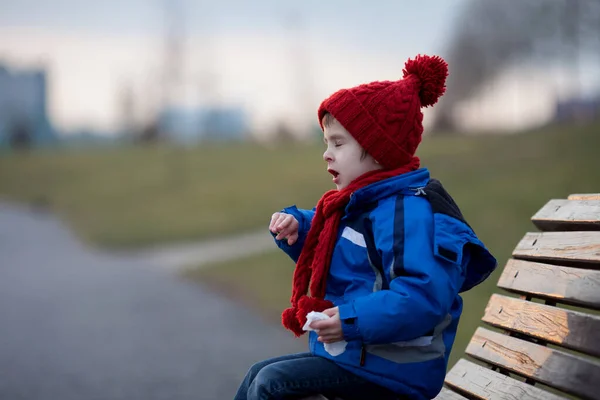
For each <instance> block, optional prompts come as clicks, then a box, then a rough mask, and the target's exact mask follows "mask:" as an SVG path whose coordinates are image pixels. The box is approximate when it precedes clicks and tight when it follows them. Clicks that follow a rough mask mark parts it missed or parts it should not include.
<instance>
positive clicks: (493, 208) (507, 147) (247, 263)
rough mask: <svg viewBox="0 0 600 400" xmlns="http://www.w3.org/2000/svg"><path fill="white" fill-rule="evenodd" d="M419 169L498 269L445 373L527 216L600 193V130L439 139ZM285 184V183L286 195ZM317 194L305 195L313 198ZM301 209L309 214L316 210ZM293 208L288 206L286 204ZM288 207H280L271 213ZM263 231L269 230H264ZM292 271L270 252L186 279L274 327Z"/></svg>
mask: <svg viewBox="0 0 600 400" xmlns="http://www.w3.org/2000/svg"><path fill="white" fill-rule="evenodd" d="M420 155H421V158H422V160H423V164H424V165H427V166H428V167H429V169H430V170H431V171H432V175H433V176H434V177H437V178H439V179H440V180H441V181H442V182H443V183H444V185H445V186H446V188H447V189H448V191H449V192H450V193H451V194H452V195H453V196H454V198H455V200H456V201H457V203H458V204H459V205H460V206H461V209H462V211H463V213H464V215H465V216H466V218H467V220H468V221H469V223H470V224H471V226H473V228H474V229H475V231H476V232H477V233H478V235H479V237H480V238H481V239H482V240H483V241H484V242H485V243H486V245H487V246H488V247H489V248H490V250H491V251H492V253H493V254H494V255H495V256H496V257H497V259H498V261H499V268H498V269H497V270H496V272H495V273H494V274H493V275H492V276H491V277H490V278H489V279H488V280H487V281H485V282H484V283H483V284H481V285H480V286H478V287H477V288H475V289H473V290H471V291H469V292H467V293H465V294H463V299H464V301H465V307H464V312H463V316H462V318H461V322H460V326H459V332H458V335H457V339H456V343H455V346H454V350H453V353H452V357H451V360H450V366H452V365H454V363H455V362H456V361H457V360H458V358H460V357H461V356H462V355H463V353H464V349H465V347H466V345H467V343H468V340H469V339H470V337H471V336H472V334H473V332H474V331H475V328H476V327H477V326H479V325H480V318H481V316H482V315H483V311H484V308H485V305H486V304H487V301H488V299H489V297H490V295H491V294H492V293H493V292H495V291H497V290H496V283H497V280H498V277H499V275H500V273H501V271H502V268H503V266H504V264H505V263H506V260H507V259H508V258H510V255H511V252H512V250H513V249H514V247H515V246H516V244H517V243H518V242H519V240H520V239H521V238H522V237H523V236H524V234H525V233H526V232H527V231H535V230H536V229H535V227H534V226H533V225H532V224H531V222H530V218H531V216H532V215H533V214H534V213H535V212H536V211H537V210H539V209H540V208H541V207H542V206H543V205H544V204H545V203H546V202H547V201H548V200H549V199H551V198H566V196H568V195H569V194H571V193H586V192H594V193H597V192H600V126H592V127H573V128H568V129H560V128H556V129H547V130H544V131H539V132H531V133H528V134H523V135H518V136H491V137H469V138H458V139H451V138H439V139H437V138H436V139H432V140H430V141H429V142H428V143H427V141H426V143H424V146H423V148H422V149H421V151H420ZM289 184H290V181H288V182H286V183H282V184H281V185H282V187H285V188H287V187H288V185H289ZM318 189H320V186H319V185H318V184H317V183H316V182H313V184H312V185H309V186H308V187H306V191H307V192H310V193H311V196H308V197H309V198H310V197H314V198H315V199H316V198H318V196H317V195H316V193H317V190H318ZM302 200H303V202H298V203H299V205H300V206H303V207H312V205H313V203H314V202H312V203H311V202H308V203H307V202H304V201H305V199H302ZM293 202H294V201H293V200H291V199H290V202H289V203H290V204H291V203H293ZM284 205H287V203H284V204H279V205H278V207H275V208H274V209H272V210H270V211H269V212H268V213H266V214H265V215H264V216H263V217H265V219H266V218H267V217H268V215H270V212H272V211H273V210H276V209H278V208H280V207H281V206H284ZM265 229H266V228H265ZM293 267H294V266H293V263H292V261H291V260H290V259H289V258H287V256H285V255H284V254H283V253H280V252H278V251H274V252H272V253H266V254H262V255H259V256H254V257H250V258H248V259H243V260H238V261H233V262H227V263H221V264H214V265H211V266H208V267H201V268H193V267H191V268H190V269H189V270H188V271H187V272H186V275H187V277H189V278H190V279H195V280H199V281H202V282H204V283H205V284H209V285H214V286H216V287H218V288H219V290H223V291H225V292H226V293H228V294H229V295H231V296H234V297H237V298H239V299H240V300H242V301H244V302H246V303H250V304H254V305H255V306H256V307H257V309H259V310H261V311H263V312H264V313H265V314H266V315H268V316H269V317H270V318H272V319H273V320H278V319H279V315H280V312H281V310H283V309H284V308H285V307H287V306H288V304H289V297H290V288H291V277H292V271H293Z"/></svg>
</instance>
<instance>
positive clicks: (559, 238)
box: [513, 231, 600, 269]
mask: <svg viewBox="0 0 600 400" xmlns="http://www.w3.org/2000/svg"><path fill="white" fill-rule="evenodd" d="M513 257H514V258H517V259H524V260H532V261H553V262H560V263H561V265H570V266H582V267H586V268H594V269H600V231H598V232H529V233H527V234H526V235H525V237H524V238H523V239H521V241H520V242H519V244H518V245H517V247H516V248H515V250H514V251H513Z"/></svg>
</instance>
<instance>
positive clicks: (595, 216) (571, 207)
mask: <svg viewBox="0 0 600 400" xmlns="http://www.w3.org/2000/svg"><path fill="white" fill-rule="evenodd" d="M531 221H532V222H533V223H534V225H535V226H537V227H538V228H539V229H540V230H542V231H578V230H580V231H589V230H597V231H598V230H600V200H585V201H575V200H550V201H549V202H548V203H547V204H546V205H545V206H544V207H542V209H541V210H539V211H538V212H537V213H536V214H535V215H534V216H533V217H532V218H531Z"/></svg>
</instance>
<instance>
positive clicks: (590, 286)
mask: <svg viewBox="0 0 600 400" xmlns="http://www.w3.org/2000/svg"><path fill="white" fill-rule="evenodd" d="M498 287H500V288H502V289H506V290H509V291H511V292H516V293H519V294H532V295H534V296H536V297H539V298H542V299H547V300H554V301H558V302H561V303H565V304H570V305H575V306H582V307H588V308H591V309H594V310H600V290H598V288H600V271H594V270H589V269H580V268H571V267H559V266H556V265H548V264H542V263H534V262H530V261H522V260H509V261H508V263H507V264H506V267H504V271H502V275H501V276H500V279H499V280H498Z"/></svg>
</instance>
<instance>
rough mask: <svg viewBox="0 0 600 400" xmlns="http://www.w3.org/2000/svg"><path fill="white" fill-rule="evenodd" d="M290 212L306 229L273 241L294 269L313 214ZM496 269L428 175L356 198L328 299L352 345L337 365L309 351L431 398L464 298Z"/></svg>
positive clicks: (313, 344)
mask: <svg viewBox="0 0 600 400" xmlns="http://www.w3.org/2000/svg"><path fill="white" fill-rule="evenodd" d="M283 211H284V212H286V213H289V214H292V215H294V216H295V217H296V219H297V220H298V221H299V225H300V228H299V239H298V241H297V242H296V243H295V244H294V245H292V246H289V245H288V244H287V242H286V241H285V240H279V241H276V243H277V245H278V246H279V247H280V248H281V249H282V250H284V251H285V252H286V253H287V254H288V255H289V256H290V257H291V258H292V259H293V260H294V262H296V261H298V256H299V255H300V252H301V250H302V246H303V244H304V240H305V238H306V234H307V233H308V230H309V228H310V224H311V221H312V217H313V215H314V210H301V209H297V208H296V207H295V206H292V207H289V208H286V209H284V210H283ZM495 267H496V260H495V258H494V257H493V256H492V255H491V254H490V253H489V251H488V250H487V249H486V247H485V246H484V244H483V243H482V242H481V241H480V240H479V239H478V238H477V236H476V235H475V233H474V232H473V230H472V229H471V227H470V226H469V225H468V224H467V223H466V221H465V220H464V218H463V216H462V214H461V213H460V210H459V209H458V207H457V206H456V204H455V203H454V201H453V200H452V198H451V197H450V196H449V195H448V193H447V192H446V191H445V190H444V189H443V187H442V186H441V184H440V183H439V182H438V181H436V180H432V179H430V177H429V171H428V170H427V169H424V168H422V169H419V170H417V171H413V172H410V173H406V174H403V175H399V176H397V177H393V178H389V179H386V180H384V181H380V182H377V183H374V184H371V185H369V186H366V187H364V188H362V189H360V190H357V191H356V192H355V193H354V194H353V195H352V196H351V199H350V202H349V203H348V205H347V207H346V210H345V215H344V217H343V218H342V220H341V223H340V229H339V233H338V240H337V242H336V245H335V249H334V251H333V256H332V261H331V267H330V270H329V275H328V277H327V290H326V297H325V298H326V299H328V300H331V301H332V302H333V303H334V304H335V305H336V306H338V307H339V312H340V319H341V322H342V327H343V332H344V339H345V340H346V341H347V342H348V345H347V346H346V351H345V352H344V353H342V354H341V355H339V356H336V357H333V356H331V355H329V353H327V352H326V351H325V349H324V347H323V344H322V343H320V342H318V341H317V340H316V339H317V335H316V333H315V332H310V333H309V346H310V351H311V352H312V353H313V354H315V355H318V356H321V357H325V358H328V359H331V360H333V361H335V362H336V363H337V364H338V365H340V366H341V367H343V368H345V369H347V370H349V371H351V372H353V373H355V374H356V375H359V376H361V377H363V378H365V379H367V380H369V381H372V382H374V383H376V384H379V385H381V386H384V387H387V388H389V389H391V390H392V391H394V392H396V393H398V394H402V395H404V396H408V397H410V398H414V399H431V398H433V397H435V396H436V395H437V393H438V392H439V391H440V390H441V388H442V385H443V382H444V376H445V373H446V367H447V362H448V357H449V355H450V350H451V348H452V344H453V342H454V338H455V336H456V329H457V326H458V321H459V318H460V314H461V311H462V299H461V297H460V296H459V292H462V291H465V290H468V289H470V288H472V287H473V286H475V285H477V284H479V283H481V282H482V281H483V280H484V279H485V278H487V277H488V276H489V274H490V273H491V272H492V271H493V270H494V268H495Z"/></svg>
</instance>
